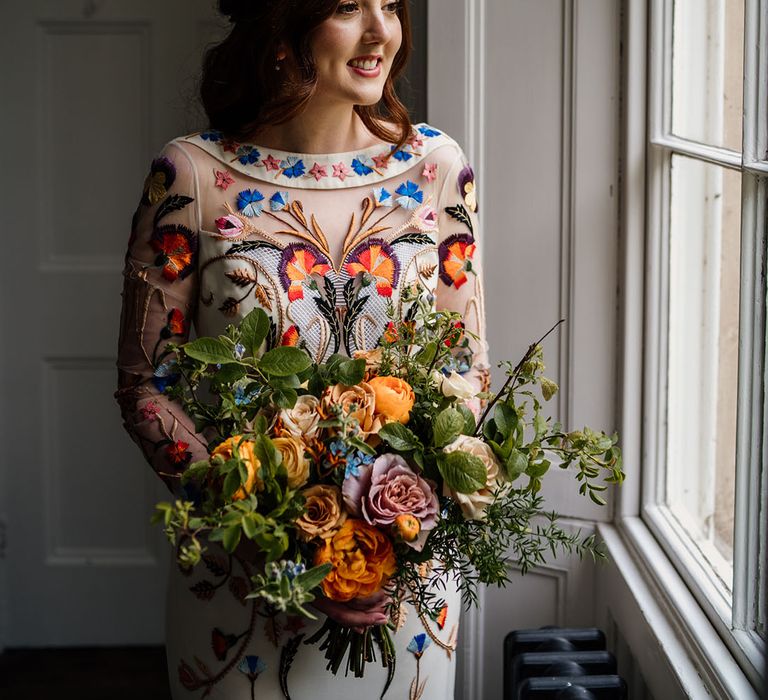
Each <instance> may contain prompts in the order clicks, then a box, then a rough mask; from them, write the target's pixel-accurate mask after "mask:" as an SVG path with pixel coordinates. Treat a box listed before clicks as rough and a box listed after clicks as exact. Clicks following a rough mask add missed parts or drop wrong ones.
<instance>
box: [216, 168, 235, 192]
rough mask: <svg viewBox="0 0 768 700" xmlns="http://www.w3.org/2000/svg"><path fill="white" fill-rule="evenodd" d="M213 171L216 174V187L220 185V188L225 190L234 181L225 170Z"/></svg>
mask: <svg viewBox="0 0 768 700" xmlns="http://www.w3.org/2000/svg"><path fill="white" fill-rule="evenodd" d="M213 173H214V175H216V187H221V189H222V190H226V189H227V187H229V186H230V185H231V184H233V183H234V181H235V178H233V177H232V176H231V175H230V174H229V173H228V172H226V171H221V170H214V171H213Z"/></svg>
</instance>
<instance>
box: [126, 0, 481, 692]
mask: <svg viewBox="0 0 768 700" xmlns="http://www.w3.org/2000/svg"><path fill="white" fill-rule="evenodd" d="M219 8H220V11H221V12H222V13H223V14H224V15H226V16H227V17H228V18H229V19H230V21H231V31H230V33H229V35H228V36H227V38H226V39H224V41H223V42H221V43H220V44H218V45H216V46H214V47H213V48H211V49H210V50H209V51H208V53H207V55H206V57H205V63H204V68H203V78H202V84H201V97H202V102H203V106H204V108H205V111H206V113H207V116H208V119H209V128H208V129H206V130H205V131H203V132H200V133H197V134H192V135H187V136H181V137H179V138H177V139H174V140H173V141H171V142H170V143H168V144H167V145H166V146H165V148H164V149H163V151H162V153H160V154H159V155H158V157H157V158H156V159H155V160H153V162H152V164H151V167H150V172H149V175H148V176H147V179H146V181H145V185H144V191H143V194H142V197H141V201H140V203H139V206H138V209H137V211H136V214H135V216H134V219H133V225H132V231H131V237H130V240H129V243H128V250H127V254H126V258H125V270H124V279H125V282H124V291H123V310H122V319H121V332H120V339H119V357H118V369H119V389H118V391H117V393H116V396H117V398H118V401H119V403H120V407H121V411H122V415H123V420H124V425H125V428H126V429H127V430H128V432H129V433H130V434H131V436H132V437H133V439H134V440H135V441H136V443H137V444H138V445H139V447H140V448H141V449H142V451H143V453H144V455H145V457H146V459H147V460H148V461H149V463H150V464H151V465H152V467H153V468H154V469H155V471H156V472H157V473H158V475H159V476H160V478H162V479H163V480H164V481H165V483H166V484H167V486H168V487H169V489H170V490H171V491H172V492H173V493H174V494H175V495H177V496H180V497H181V496H184V495H187V494H184V493H183V491H182V489H181V487H180V484H179V481H178V475H179V473H180V472H181V471H182V470H183V469H184V467H185V465H186V464H188V463H189V462H190V461H195V460H199V459H205V458H207V456H208V450H207V440H206V438H205V436H204V435H202V434H199V433H197V432H196V431H195V427H194V423H193V421H192V420H191V419H190V418H189V417H188V416H186V415H185V414H184V412H183V411H182V409H181V406H180V405H179V404H177V403H175V402H174V401H172V400H170V399H169V397H168V396H166V395H165V394H164V393H163V391H164V389H165V388H166V387H167V386H169V385H170V384H172V383H173V382H174V381H175V380H176V376H175V375H174V366H173V361H172V358H169V357H168V355H167V354H166V353H165V352H164V347H165V344H166V343H167V342H175V343H183V342H185V341H186V339H187V338H188V336H189V332H190V330H191V328H192V327H194V328H195V331H196V332H197V334H198V335H217V334H218V333H220V332H222V331H223V329H224V327H225V326H226V325H228V324H231V323H237V322H239V320H240V319H242V318H243V317H244V316H245V315H246V314H247V313H248V312H249V311H251V310H252V309H253V308H255V307H257V306H258V307H260V308H262V309H263V310H264V311H265V312H266V313H267V314H268V315H269V317H270V323H271V334H270V340H269V342H270V343H271V344H272V345H279V344H293V345H299V346H301V347H303V348H305V349H306V350H307V351H308V352H309V353H310V355H312V357H313V358H314V359H315V360H316V361H318V362H320V361H323V360H324V359H326V358H327V357H328V356H330V354H332V353H333V352H343V353H346V354H349V355H352V354H353V353H355V352H366V351H370V350H372V349H374V348H375V347H376V345H377V343H378V342H379V341H380V339H381V337H382V334H383V333H384V332H385V330H386V328H387V322H388V318H387V315H386V309H387V306H388V305H389V304H390V303H394V305H395V308H396V309H398V310H399V311H400V312H403V311H404V309H405V307H406V306H407V303H408V300H409V299H412V298H413V295H414V294H424V295H427V296H428V297H429V298H430V299H431V300H432V301H433V302H434V303H435V305H436V307H437V308H438V309H440V308H448V309H452V310H457V311H460V312H461V313H462V314H463V318H464V324H465V326H466V328H467V329H469V330H470V331H472V332H473V333H474V334H475V335H477V337H478V338H479V340H472V342H471V343H470V347H469V349H464V350H463V351H462V352H461V353H460V354H459V353H457V354H456V357H455V361H456V368H457V369H458V370H459V371H460V372H462V373H464V376H465V378H467V379H469V380H470V381H472V382H473V383H474V385H475V387H476V388H477V390H478V391H480V390H483V389H485V388H486V385H487V379H488V364H487V353H486V349H485V347H484V346H485V343H484V340H482V339H483V338H484V337H485V336H484V320H483V319H484V315H483V297H482V276H481V266H480V256H479V252H478V243H479V240H478V237H479V224H478V220H477V210H478V206H477V193H476V190H475V182H474V173H473V171H472V168H471V167H470V166H469V164H468V163H467V159H466V157H465V156H464V153H463V152H462V150H461V148H460V147H459V146H458V144H457V143H456V142H455V141H454V140H453V139H451V138H450V137H449V136H448V135H447V134H445V133H443V132H442V131H441V130H439V129H437V128H435V127H433V126H430V125H428V124H424V123H422V124H416V125H413V124H411V122H410V119H409V117H408V112H407V110H406V108H405V107H404V106H403V105H402V104H401V102H400V101H399V100H398V98H397V95H396V94H395V90H394V80H395V79H396V78H397V77H398V76H399V75H400V74H401V73H402V72H403V70H404V67H405V65H406V63H407V59H408V56H409V52H410V42H411V38H410V21H409V14H408V5H407V3H404V2H388V1H386V0H341V1H339V0H301V1H299V0H221V1H220V3H219ZM458 205H462V206H461V207H458ZM459 210H461V211H463V212H464V215H459V214H458V212H459ZM235 244H237V245H235ZM241 244H242V245H241ZM246 244H247V245H246ZM351 278H355V280H356V286H355V289H356V292H355V294H357V295H358V296H357V297H356V299H357V300H358V302H359V303H356V304H355V305H354V309H352V308H351V307H350V305H349V304H348V299H346V298H345V296H344V295H343V294H341V293H339V294H334V295H333V297H334V301H333V303H332V304H329V303H328V297H327V295H326V294H325V291H327V290H328V289H330V288H333V289H338V290H340V289H342V287H343V284H344V282H345V281H348V280H349V279H351ZM323 302H325V303H323ZM296 419H297V422H298V423H299V424H300V419H301V416H300V415H298V414H297V416H296ZM253 561H254V558H253V554H252V552H251V551H249V550H248V548H247V547H246V546H245V545H242V546H241V547H240V548H239V549H238V550H237V551H236V552H235V554H234V555H231V556H230V555H227V554H226V552H224V550H223V549H221V548H219V547H218V545H216V544H215V543H209V546H208V549H207V553H206V556H205V557H204V564H201V565H200V566H198V567H197V568H196V569H195V570H194V573H192V574H186V573H185V572H183V571H182V570H180V569H179V568H178V567H177V566H176V565H175V562H174V564H172V567H171V571H170V574H169V581H168V599H167V619H166V633H167V634H166V637H167V638H166V649H167V658H168V667H169V678H170V682H171V688H172V695H173V698H174V699H175V700H179V699H182V698H184V699H187V698H203V697H209V698H222V699H226V700H240V699H243V700H245V699H247V698H251V699H253V698H259V699H271V698H284V697H292V698H294V700H303V699H307V700H323V699H330V698H334V699H336V698H342V697H347V696H350V697H351V696H359V695H360V694H361V693H370V694H371V697H379V696H380V695H381V693H382V691H383V689H384V687H385V685H386V684H387V677H386V671H385V669H383V668H381V666H379V665H376V664H370V665H369V667H368V668H367V669H366V674H365V677H364V678H363V679H355V678H351V677H350V678H345V677H344V676H343V675H339V676H333V675H332V674H331V673H330V672H328V671H326V669H325V663H326V662H325V659H324V657H323V654H322V652H320V651H318V649H317V647H316V646H312V645H307V644H305V643H304V642H305V641H306V640H307V639H309V638H310V637H311V636H312V634H313V632H314V631H315V630H316V629H317V628H318V627H319V625H320V624H321V623H322V618H323V616H329V617H331V618H333V619H334V620H336V621H338V622H340V623H342V624H344V625H348V626H351V627H354V628H358V629H362V628H364V627H366V626H369V625H382V624H389V625H390V626H391V627H392V629H393V637H394V640H395V645H396V647H397V667H396V670H395V677H394V680H393V681H392V683H391V685H390V686H389V689H388V691H387V694H386V697H389V698H409V700H416V699H417V698H422V699H423V700H427V699H433V700H438V699H439V700H444V699H445V698H451V697H453V692H454V671H455V659H456V655H455V654H454V650H455V643H456V635H457V630H458V618H459V612H460V600H459V598H458V596H457V594H456V591H455V589H453V588H451V587H450V586H449V587H448V588H447V590H446V591H441V592H440V595H441V596H442V597H443V598H444V601H445V606H444V607H443V611H442V612H441V614H440V615H439V616H438V617H437V618H436V619H427V618H425V617H423V616H422V617H419V616H418V614H417V613H416V611H415V609H414V608H413V607H412V606H410V605H404V606H403V607H402V609H401V610H398V611H394V612H393V611H391V610H390V609H389V608H388V607H387V603H388V600H387V598H386V596H385V595H384V594H383V593H380V594H377V595H374V596H372V597H370V598H367V599H358V600H353V601H350V602H349V603H338V602H333V601H331V600H328V599H326V598H319V599H318V600H317V601H316V602H315V608H316V611H317V612H318V613H319V617H320V618H321V619H320V620H319V621H318V622H310V621H309V620H305V619H303V618H293V617H286V616H284V615H277V614H274V613H273V612H270V610H269V609H268V608H267V607H266V606H265V605H263V604H262V603H260V602H259V601H258V600H256V601H254V600H247V599H245V597H244V596H245V594H247V593H248V590H249V589H248V586H249V577H250V574H251V573H252V572H253Z"/></svg>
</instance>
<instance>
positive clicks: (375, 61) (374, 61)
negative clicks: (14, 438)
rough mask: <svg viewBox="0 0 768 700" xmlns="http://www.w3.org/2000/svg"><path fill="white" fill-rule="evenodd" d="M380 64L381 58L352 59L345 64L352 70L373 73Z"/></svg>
mask: <svg viewBox="0 0 768 700" xmlns="http://www.w3.org/2000/svg"><path fill="white" fill-rule="evenodd" d="M380 64H381V58H364V59H354V58H353V59H352V60H351V61H349V62H348V63H347V65H348V66H350V67H352V68H357V69H358V70H364V71H374V70H376V68H378V67H379V65H380Z"/></svg>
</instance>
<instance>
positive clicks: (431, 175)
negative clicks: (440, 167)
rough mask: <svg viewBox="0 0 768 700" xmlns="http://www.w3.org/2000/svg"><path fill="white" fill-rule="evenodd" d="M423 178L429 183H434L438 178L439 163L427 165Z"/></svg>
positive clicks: (422, 174)
mask: <svg viewBox="0 0 768 700" xmlns="http://www.w3.org/2000/svg"><path fill="white" fill-rule="evenodd" d="M421 176H422V177H423V178H425V179H426V181H427V182H434V181H435V179H436V178H437V163H426V164H425V165H424V170H423V171H422V173H421Z"/></svg>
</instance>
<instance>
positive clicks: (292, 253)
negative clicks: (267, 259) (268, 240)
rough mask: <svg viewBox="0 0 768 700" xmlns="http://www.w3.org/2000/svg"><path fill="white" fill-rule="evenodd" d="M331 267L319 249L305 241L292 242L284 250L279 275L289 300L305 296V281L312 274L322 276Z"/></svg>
mask: <svg viewBox="0 0 768 700" xmlns="http://www.w3.org/2000/svg"><path fill="white" fill-rule="evenodd" d="M330 269H331V266H330V264H329V262H328V258H326V257H325V256H324V255H323V254H322V253H320V251H319V250H317V249H316V248H314V247H313V246H308V245H305V244H303V243H292V244H290V245H289V246H287V247H286V248H285V249H284V250H283V255H282V257H281V258H280V264H279V266H278V275H279V277H280V281H281V282H282V284H283V289H285V291H287V292H288V299H289V301H296V300H297V299H303V298H304V282H306V281H307V280H310V279H311V276H312V275H320V276H321V277H322V276H323V275H325V274H326V273H327V272H329V271H330Z"/></svg>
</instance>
